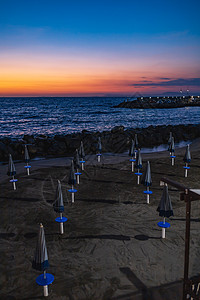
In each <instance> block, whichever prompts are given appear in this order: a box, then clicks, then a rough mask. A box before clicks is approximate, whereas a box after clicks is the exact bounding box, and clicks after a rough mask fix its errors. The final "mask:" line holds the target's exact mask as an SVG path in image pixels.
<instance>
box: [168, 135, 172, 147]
mask: <svg viewBox="0 0 200 300" xmlns="http://www.w3.org/2000/svg"><path fill="white" fill-rule="evenodd" d="M171 142H172V132H170V133H169V139H168V145H170V144H171Z"/></svg>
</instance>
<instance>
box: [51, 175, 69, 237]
mask: <svg viewBox="0 0 200 300" xmlns="http://www.w3.org/2000/svg"><path fill="white" fill-rule="evenodd" d="M53 208H54V211H55V212H57V213H60V217H58V218H56V222H58V223H60V233H61V234H63V233H64V227H63V223H64V222H66V221H67V218H65V217H63V216H62V213H63V211H64V203H63V195H62V186H61V183H60V180H58V185H57V189H56V195H55V202H54V204H53Z"/></svg>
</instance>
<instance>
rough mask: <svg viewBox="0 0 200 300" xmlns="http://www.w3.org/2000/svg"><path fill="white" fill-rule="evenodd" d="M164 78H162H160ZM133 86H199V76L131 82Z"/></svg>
mask: <svg viewBox="0 0 200 300" xmlns="http://www.w3.org/2000/svg"><path fill="white" fill-rule="evenodd" d="M160 79H162V80H163V79H164V78H160ZM131 85H132V86H134V87H140V86H141V87H142V86H151V87H153V86H162V87H163V86H200V78H189V79H188V78H187V79H185V78H178V79H170V80H166V81H161V82H145V80H143V82H141V83H133V84H131Z"/></svg>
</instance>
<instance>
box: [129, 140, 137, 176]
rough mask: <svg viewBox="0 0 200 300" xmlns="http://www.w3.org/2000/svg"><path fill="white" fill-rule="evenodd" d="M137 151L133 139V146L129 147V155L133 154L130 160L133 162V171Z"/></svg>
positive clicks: (132, 169)
mask: <svg viewBox="0 0 200 300" xmlns="http://www.w3.org/2000/svg"><path fill="white" fill-rule="evenodd" d="M135 154H136V152H135V143H134V141H133V140H131V146H130V149H129V156H131V159H130V162H131V171H132V172H134V162H135V158H134V156H135Z"/></svg>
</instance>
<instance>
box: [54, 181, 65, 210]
mask: <svg viewBox="0 0 200 300" xmlns="http://www.w3.org/2000/svg"><path fill="white" fill-rule="evenodd" d="M53 209H54V210H55V211H56V212H58V213H61V212H63V211H64V204H63V195H62V187H61V183H60V180H58V185H57V189H56V196H55V202H54V204H53Z"/></svg>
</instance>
